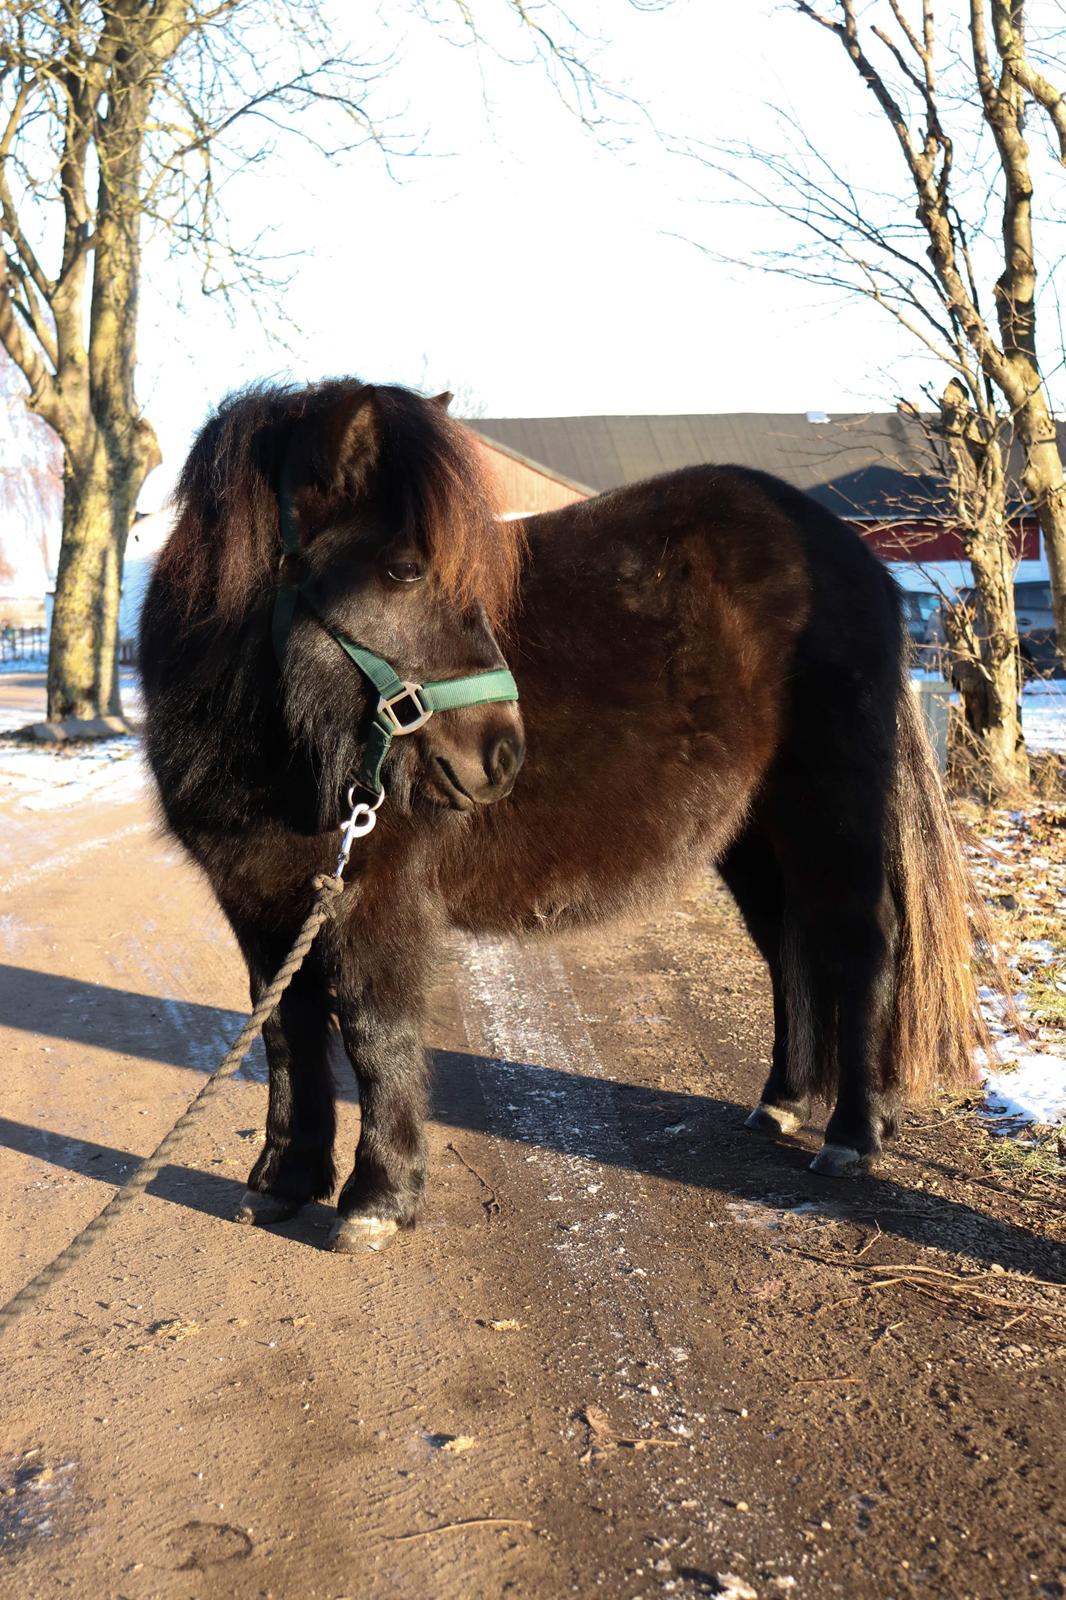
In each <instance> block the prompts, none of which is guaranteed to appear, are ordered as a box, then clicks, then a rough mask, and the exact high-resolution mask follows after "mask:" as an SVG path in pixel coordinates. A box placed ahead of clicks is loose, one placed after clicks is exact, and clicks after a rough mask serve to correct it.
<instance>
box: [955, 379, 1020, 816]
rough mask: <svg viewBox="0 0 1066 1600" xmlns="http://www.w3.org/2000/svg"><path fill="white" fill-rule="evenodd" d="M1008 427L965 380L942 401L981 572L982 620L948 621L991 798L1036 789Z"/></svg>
mask: <svg viewBox="0 0 1066 1600" xmlns="http://www.w3.org/2000/svg"><path fill="white" fill-rule="evenodd" d="M999 426H1000V421H999V418H998V417H997V415H996V412H995V410H994V408H993V407H992V406H991V405H990V404H987V403H985V404H983V405H982V409H981V411H980V412H978V411H977V410H976V409H975V406H974V403H973V397H972V395H971V394H968V393H967V390H966V389H965V387H964V386H963V385H962V384H961V383H960V382H959V380H958V379H957V378H953V379H952V380H951V382H950V383H949V384H948V386H947V388H946V389H945V390H944V393H943V396H942V397H941V401H940V430H939V431H940V435H941V438H942V439H943V441H944V446H945V448H946V452H947V461H946V466H947V484H948V492H949V496H950V503H951V507H952V510H953V512H954V514H955V517H956V518H957V519H958V529H959V533H960V536H961V538H962V545H963V551H964V553H965V555H966V559H967V560H968V561H969V563H970V570H971V571H972V573H973V581H974V591H975V595H976V601H977V603H976V605H975V607H974V608H973V610H974V613H975V614H974V616H972V617H971V616H968V615H967V613H966V610H965V608H963V607H961V606H960V607H958V608H956V609H955V610H954V611H949V612H948V613H947V614H946V616H945V632H946V634H947V636H948V643H949V644H950V646H951V650H952V657H953V662H952V664H953V667H954V675H955V678H956V681H957V682H958V685H959V690H960V692H961V694H962V705H963V714H964V716H965V718H966V726H967V728H968V729H969V731H970V735H971V739H972V741H973V745H974V750H973V755H974V757H975V760H976V767H977V772H976V775H975V776H976V783H977V786H978V787H979V788H980V790H981V791H982V792H983V794H985V795H986V796H988V797H989V798H1002V797H1005V796H1007V795H1011V794H1018V793H1019V792H1021V791H1023V790H1025V789H1027V788H1028V786H1029V758H1028V756H1027V754H1026V749H1025V738H1024V736H1023V733H1022V707H1021V687H1022V676H1021V656H1020V652H1019V650H1018V623H1017V618H1016V616H1015V611H1014V553H1013V551H1012V549H1011V543H1010V529H1009V526H1008V524H1007V484H1006V475H1005V472H1004V463H1003V450H1002V447H1001V444H1000V440H999Z"/></svg>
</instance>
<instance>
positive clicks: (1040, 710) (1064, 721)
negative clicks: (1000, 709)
mask: <svg viewBox="0 0 1066 1600" xmlns="http://www.w3.org/2000/svg"><path fill="white" fill-rule="evenodd" d="M1022 728H1023V730H1024V733H1025V742H1026V744H1027V745H1028V746H1029V748H1030V750H1058V751H1063V752H1066V682H1063V681H1062V680H1061V679H1057V678H1056V679H1053V680H1052V681H1051V682H1050V683H1027V684H1026V686H1025V688H1024V690H1023V691H1022Z"/></svg>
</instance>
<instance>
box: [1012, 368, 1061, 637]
mask: <svg viewBox="0 0 1066 1600" xmlns="http://www.w3.org/2000/svg"><path fill="white" fill-rule="evenodd" d="M1018 433H1019V434H1020V436H1021V439H1022V443H1023V444H1024V445H1025V467H1024V469H1023V472H1022V480H1023V482H1024V484H1025V487H1026V489H1027V491H1028V493H1029V494H1030V496H1031V497H1032V501H1033V507H1034V509H1035V511H1036V519H1037V521H1038V523H1039V524H1040V532H1041V535H1042V536H1043V540H1044V549H1045V551H1046V552H1047V560H1048V570H1049V572H1050V574H1051V603H1052V607H1053V609H1054V613H1055V632H1056V635H1057V645H1058V654H1059V660H1060V661H1063V662H1066V476H1064V474H1063V466H1062V452H1061V451H1060V449H1059V444H1058V438H1057V436H1056V431H1055V421H1054V418H1053V417H1052V416H1051V414H1050V412H1049V411H1048V408H1047V406H1046V405H1045V403H1044V398H1043V395H1038V396H1036V397H1035V403H1031V404H1030V405H1028V406H1024V407H1022V409H1021V410H1020V411H1019V413H1018Z"/></svg>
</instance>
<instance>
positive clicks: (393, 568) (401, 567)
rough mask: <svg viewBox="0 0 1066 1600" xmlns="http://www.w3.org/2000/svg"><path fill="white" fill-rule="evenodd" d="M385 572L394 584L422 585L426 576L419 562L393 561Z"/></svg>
mask: <svg viewBox="0 0 1066 1600" xmlns="http://www.w3.org/2000/svg"><path fill="white" fill-rule="evenodd" d="M385 570H386V571H387V572H388V575H389V577H390V578H391V579H392V581H393V583H421V581H422V579H423V578H424V577H425V575H426V574H425V570H424V569H423V567H422V565H421V563H420V562H418V561H393V562H392V563H391V564H390V565H389V566H388V567H387V568H386V569H385Z"/></svg>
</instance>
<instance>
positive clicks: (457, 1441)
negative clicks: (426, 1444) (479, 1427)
mask: <svg viewBox="0 0 1066 1600" xmlns="http://www.w3.org/2000/svg"><path fill="white" fill-rule="evenodd" d="M476 1447H477V1440H476V1439H475V1438H473V1437H472V1436H471V1435H470V1434H469V1433H458V1434H456V1436H455V1438H454V1439H446V1440H445V1441H444V1443H443V1444H442V1445H441V1449H442V1450H445V1451H447V1453H448V1455H450V1456H461V1455H462V1453H463V1451H464V1450H474V1449H476Z"/></svg>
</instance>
